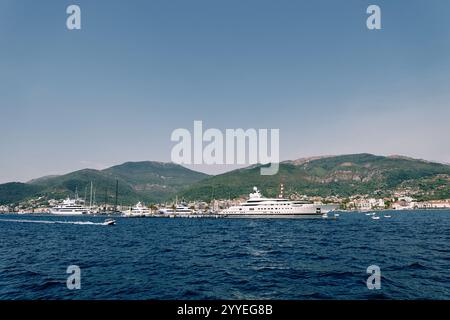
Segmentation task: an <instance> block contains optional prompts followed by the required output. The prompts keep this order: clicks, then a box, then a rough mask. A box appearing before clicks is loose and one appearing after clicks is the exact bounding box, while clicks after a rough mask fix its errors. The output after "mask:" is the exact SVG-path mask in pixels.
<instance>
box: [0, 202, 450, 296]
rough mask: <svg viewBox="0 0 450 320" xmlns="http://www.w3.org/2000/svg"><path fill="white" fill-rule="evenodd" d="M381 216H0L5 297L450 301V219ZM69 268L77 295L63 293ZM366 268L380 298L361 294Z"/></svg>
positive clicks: (444, 215) (424, 214) (442, 214)
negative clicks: (75, 275) (371, 269)
mask: <svg viewBox="0 0 450 320" xmlns="http://www.w3.org/2000/svg"><path fill="white" fill-rule="evenodd" d="M384 214H390V215H391V216H392V218H384V217H383V215H384ZM380 216H381V217H382V218H381V219H380V220H372V219H370V217H368V216H366V215H365V214H363V213H341V215H340V217H339V218H338V219H337V220H332V219H328V220H322V219H317V220H265V219H262V220H247V219H242V220H238V219H236V220H232V219H162V218H147V219H127V218H117V225H116V226H102V225H98V224H95V223H99V222H102V221H103V220H104V218H101V217H55V216H36V215H34V216H31V215H26V216H24V215H22V216H19V215H0V239H1V240H0V299H450V247H449V244H450V211H448V210H447V211H444V210H442V211H408V212H406V211H404V212H384V213H382V214H380ZM17 220H22V222H19V221H17ZM31 220H34V221H36V220H38V222H31ZM56 221H59V222H70V223H52V222H56ZM80 222H82V223H80ZM86 222H93V223H94V224H90V223H86ZM69 265H78V266H79V267H80V268H81V289H80V290H68V289H67V288H66V279H67V277H68V274H66V269H67V267H68V266H69ZM369 265H378V266H379V267H380V268H381V273H382V280H381V290H368V289H367V287H366V279H367V277H368V275H367V273H366V269H367V267H368V266H369Z"/></svg>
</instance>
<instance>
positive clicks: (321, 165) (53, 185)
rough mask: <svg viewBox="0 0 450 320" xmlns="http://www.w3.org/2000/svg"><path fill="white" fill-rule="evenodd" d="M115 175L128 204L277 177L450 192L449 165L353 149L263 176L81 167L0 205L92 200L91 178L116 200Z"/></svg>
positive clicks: (313, 192) (324, 184)
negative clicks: (75, 198)
mask: <svg viewBox="0 0 450 320" xmlns="http://www.w3.org/2000/svg"><path fill="white" fill-rule="evenodd" d="M116 179H117V180H118V182H119V204H123V205H131V204H134V203H136V202H137V201H144V202H146V203H155V202H161V201H165V200H168V199H172V198H174V197H175V195H178V196H179V197H184V198H185V199H186V200H205V201H209V200H211V199H212V198H216V199H226V198H236V197H239V196H242V195H247V194H248V193H249V192H250V191H251V190H252V187H253V186H258V187H259V188H260V189H261V190H262V192H263V193H264V195H267V196H276V195H277V193H278V186H279V183H280V182H283V183H284V184H285V190H286V195H289V194H293V193H297V194H305V195H309V196H340V197H348V196H352V195H356V194H369V195H374V196H379V197H382V196H389V195H392V194H393V193H394V192H395V191H399V190H408V191H409V192H412V193H413V194H414V195H415V197H416V198H418V199H423V200H429V199H446V198H450V166H449V165H445V164H440V163H433V162H428V161H423V160H417V159H411V158H406V157H382V156H375V155H371V154H354V155H341V156H328V157H314V158H305V159H298V160H294V161H286V162H283V163H281V164H280V170H279V172H278V174H276V175H274V176H262V175H261V174H260V167H259V166H252V167H248V168H245V169H239V170H234V171H231V172H228V173H225V174H221V175H217V176H208V175H206V174H203V173H199V172H196V171H192V170H189V169H187V168H184V167H182V166H180V165H176V164H172V163H161V162H151V161H145V162H127V163H124V164H121V165H118V166H114V167H111V168H108V169H105V170H93V169H84V170H79V171H75V172H71V173H68V174H66V175H61V176H46V177H42V178H38V179H35V180H32V181H30V182H28V183H7V184H2V185H0V204H10V203H17V202H19V201H23V200H26V199H29V198H36V197H38V196H43V197H44V199H51V198H54V199H61V198H64V197H67V196H72V197H73V196H74V194H75V192H76V191H78V195H79V196H80V197H81V198H84V197H85V196H86V198H87V199H89V191H90V183H91V181H92V183H93V185H94V191H95V198H96V200H97V203H104V202H105V198H107V201H108V202H109V203H113V202H114V195H115V185H116Z"/></svg>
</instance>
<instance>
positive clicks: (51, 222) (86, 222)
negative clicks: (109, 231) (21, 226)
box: [0, 219, 105, 226]
mask: <svg viewBox="0 0 450 320" xmlns="http://www.w3.org/2000/svg"><path fill="white" fill-rule="evenodd" d="M0 221H6V222H23V223H48V224H84V225H95V226H104V225H105V224H104V223H103V222H91V221H51V220H22V219H0Z"/></svg>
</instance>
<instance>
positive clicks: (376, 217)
mask: <svg viewBox="0 0 450 320" xmlns="http://www.w3.org/2000/svg"><path fill="white" fill-rule="evenodd" d="M372 219H373V220H380V217H378V216H373V217H372Z"/></svg>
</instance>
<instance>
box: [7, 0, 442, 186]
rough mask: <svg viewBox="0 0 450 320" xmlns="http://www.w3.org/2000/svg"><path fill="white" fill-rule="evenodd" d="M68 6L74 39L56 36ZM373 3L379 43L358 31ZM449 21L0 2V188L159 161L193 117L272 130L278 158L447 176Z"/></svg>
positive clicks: (362, 9) (419, 6)
mask: <svg viewBox="0 0 450 320" xmlns="http://www.w3.org/2000/svg"><path fill="white" fill-rule="evenodd" d="M71 4H76V5H79V6H80V8H81V26H82V28H81V30H72V31H70V30H68V29H67V27H66V19H67V17H68V15H67V14H66V8H67V6H69V5H71ZM370 4H376V5H378V6H380V8H381V13H382V15H381V17H382V20H381V21H382V22H381V23H382V29H381V30H368V29H367V27H366V19H367V17H368V14H367V13H366V9H367V7H368V6H369V5H370ZM449 12H450V2H448V1H443V0H428V1H424V0H423V1H418V0H417V1H416V0H408V1H406V0H403V1H399V0H395V1H394V0H389V1H383V0H371V1H365V0H328V1H324V0H314V1H312V0H308V1H301V0H292V1H288V0H277V1H274V0H271V1H268V0H148V1H140V0H133V1H114V0H108V1H106V0H104V1H103V0H89V1H84V0H77V1H75V0H72V1H65V0H43V1H31V0H28V1H26V0H0V121H1V125H0V155H1V156H0V183H3V182H9V181H27V180H29V179H32V178H36V177H40V176H44V175H51V174H63V173H67V172H70V171H73V170H78V169H82V168H94V169H102V168H106V167H109V166H111V165H116V164H120V163H123V162H126V161H142V160H155V161H167V162H168V161H170V160H171V157H170V154H171V149H172V147H173V146H174V144H175V143H174V142H172V141H171V140H170V136H171V133H172V132H173V130H175V129H177V128H187V129H189V130H192V128H193V122H194V120H201V121H203V126H204V127H205V128H218V129H220V130H225V129H227V128H231V129H232V128H244V129H248V128H257V129H258V128H268V129H271V128H279V129H280V158H281V160H288V159H297V158H301V157H308V156H316V155H331V154H349V153H361V152H367V153H373V154H379V155H391V154H401V155H406V156H411V157H415V158H422V159H427V160H433V161H439V162H446V163H450V139H449V137H450V126H449V120H450V106H449V103H450V19H448V14H449ZM193 168H194V169H198V170H202V171H204V172H207V173H213V174H215V173H220V172H224V171H226V170H229V167H226V166H206V165H203V166H198V167H193Z"/></svg>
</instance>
